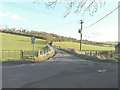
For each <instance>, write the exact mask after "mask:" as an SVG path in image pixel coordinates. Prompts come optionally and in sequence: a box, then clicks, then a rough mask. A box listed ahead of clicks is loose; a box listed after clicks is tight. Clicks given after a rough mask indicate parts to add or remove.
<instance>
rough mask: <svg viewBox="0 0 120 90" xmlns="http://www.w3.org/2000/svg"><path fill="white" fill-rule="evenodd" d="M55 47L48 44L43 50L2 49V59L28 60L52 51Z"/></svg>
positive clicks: (0, 52) (0, 57)
mask: <svg viewBox="0 0 120 90" xmlns="http://www.w3.org/2000/svg"><path fill="white" fill-rule="evenodd" d="M53 50H54V49H53V48H52V47H51V46H49V45H47V46H46V47H44V48H43V49H42V50H36V51H32V50H1V51H0V54H1V56H0V59H2V61H4V60H26V59H31V58H32V57H38V56H40V55H42V56H43V55H46V54H48V53H50V52H52V51H53Z"/></svg>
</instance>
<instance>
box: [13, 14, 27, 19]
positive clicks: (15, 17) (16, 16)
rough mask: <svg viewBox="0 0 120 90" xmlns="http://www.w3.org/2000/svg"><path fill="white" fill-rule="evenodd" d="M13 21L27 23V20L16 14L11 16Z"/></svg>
mask: <svg viewBox="0 0 120 90" xmlns="http://www.w3.org/2000/svg"><path fill="white" fill-rule="evenodd" d="M11 19H13V20H15V21H26V19H24V18H22V17H20V16H19V15H18V14H16V13H14V14H12V15H11Z"/></svg>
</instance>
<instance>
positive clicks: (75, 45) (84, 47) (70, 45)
mask: <svg viewBox="0 0 120 90" xmlns="http://www.w3.org/2000/svg"><path fill="white" fill-rule="evenodd" d="M54 45H55V46H60V47H63V48H72V49H75V50H80V44H79V43H75V42H54ZM82 50H115V48H114V47H102V46H95V45H87V44H82Z"/></svg>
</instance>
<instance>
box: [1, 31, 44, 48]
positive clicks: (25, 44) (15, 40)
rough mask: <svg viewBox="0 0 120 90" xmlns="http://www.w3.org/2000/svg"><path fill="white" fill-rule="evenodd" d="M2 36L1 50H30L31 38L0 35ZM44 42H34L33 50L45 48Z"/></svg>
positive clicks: (39, 40)
mask: <svg viewBox="0 0 120 90" xmlns="http://www.w3.org/2000/svg"><path fill="white" fill-rule="evenodd" d="M0 35H1V36H2V50H22V49H24V50H32V47H33V46H32V44H31V37H26V36H20V35H13V34H7V33H0ZM45 45H46V41H45V40H42V39H36V40H35V50H40V49H42V48H43V47H45Z"/></svg>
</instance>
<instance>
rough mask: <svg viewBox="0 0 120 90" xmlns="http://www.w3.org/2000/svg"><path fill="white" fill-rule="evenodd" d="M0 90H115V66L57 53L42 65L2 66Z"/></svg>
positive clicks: (59, 51) (62, 52)
mask: <svg viewBox="0 0 120 90" xmlns="http://www.w3.org/2000/svg"><path fill="white" fill-rule="evenodd" d="M2 86H3V88H118V64H117V63H103V62H95V61H89V60H83V59H80V58H79V57H76V56H74V55H72V54H69V53H66V52H64V51H61V50H57V54H56V55H55V57H54V58H51V59H49V60H47V61H44V62H42V63H29V64H9V63H8V64H3V65H2Z"/></svg>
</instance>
